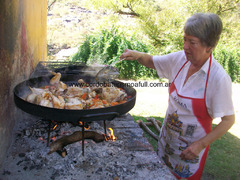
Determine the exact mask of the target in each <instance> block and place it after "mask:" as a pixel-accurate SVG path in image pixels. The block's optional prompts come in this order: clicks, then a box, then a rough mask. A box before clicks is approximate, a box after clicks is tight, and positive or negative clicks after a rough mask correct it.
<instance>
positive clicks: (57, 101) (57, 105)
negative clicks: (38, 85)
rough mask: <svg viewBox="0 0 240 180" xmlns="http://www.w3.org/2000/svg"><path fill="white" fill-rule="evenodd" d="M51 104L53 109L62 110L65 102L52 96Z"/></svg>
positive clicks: (59, 97)
mask: <svg viewBox="0 0 240 180" xmlns="http://www.w3.org/2000/svg"><path fill="white" fill-rule="evenodd" d="M52 103H53V107H54V108H58V109H64V106H65V101H64V99H63V97H62V96H57V97H56V96H54V95H53V96H52Z"/></svg>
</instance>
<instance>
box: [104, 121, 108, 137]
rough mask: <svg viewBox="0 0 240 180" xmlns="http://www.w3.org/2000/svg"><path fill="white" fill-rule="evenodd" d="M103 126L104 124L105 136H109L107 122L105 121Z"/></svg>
mask: <svg viewBox="0 0 240 180" xmlns="http://www.w3.org/2000/svg"><path fill="white" fill-rule="evenodd" d="M103 124H104V132H105V135H106V136H107V127H106V120H104V121H103Z"/></svg>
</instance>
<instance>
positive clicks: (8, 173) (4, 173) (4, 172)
mask: <svg viewBox="0 0 240 180" xmlns="http://www.w3.org/2000/svg"><path fill="white" fill-rule="evenodd" d="M10 174H11V172H10V171H5V170H4V171H3V174H2V175H10Z"/></svg>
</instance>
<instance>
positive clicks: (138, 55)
mask: <svg viewBox="0 0 240 180" xmlns="http://www.w3.org/2000/svg"><path fill="white" fill-rule="evenodd" d="M120 58H121V59H123V58H124V59H126V60H137V61H138V62H139V63H140V64H142V65H144V66H146V67H148V68H152V69H155V67H154V64H153V58H152V56H151V55H149V54H147V53H143V52H138V51H134V50H129V49H126V50H125V51H124V53H122V55H121V56H120Z"/></svg>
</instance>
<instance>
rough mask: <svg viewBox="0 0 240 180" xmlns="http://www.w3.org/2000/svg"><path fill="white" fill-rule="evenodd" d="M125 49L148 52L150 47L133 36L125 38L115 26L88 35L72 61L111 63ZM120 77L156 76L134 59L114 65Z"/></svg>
mask: <svg viewBox="0 0 240 180" xmlns="http://www.w3.org/2000/svg"><path fill="white" fill-rule="evenodd" d="M125 49H134V50H137V51H141V52H149V51H150V47H149V46H147V45H145V44H143V43H141V42H140V41H139V40H137V39H136V38H135V37H134V36H133V37H131V38H130V39H127V38H126V37H125V36H124V34H123V33H119V32H118V30H117V29H116V28H112V29H111V30H102V31H101V33H99V34H95V35H88V36H87V37H86V40H85V41H84V42H83V43H82V45H81V46H80V48H79V50H78V52H77V53H76V54H75V55H74V56H73V57H72V61H80V62H83V63H85V64H87V65H92V64H111V63H112V62H114V61H116V60H118V59H119V56H120V55H121V54H122V53H123V52H124V50H125ZM116 67H117V68H118V69H119V72H120V78H132V79H134V78H140V77H152V78H154V77H157V74H156V72H155V71H154V70H152V69H148V68H146V67H144V66H142V65H140V64H139V63H137V62H136V61H121V62H120V63H118V64H117V65H116Z"/></svg>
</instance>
